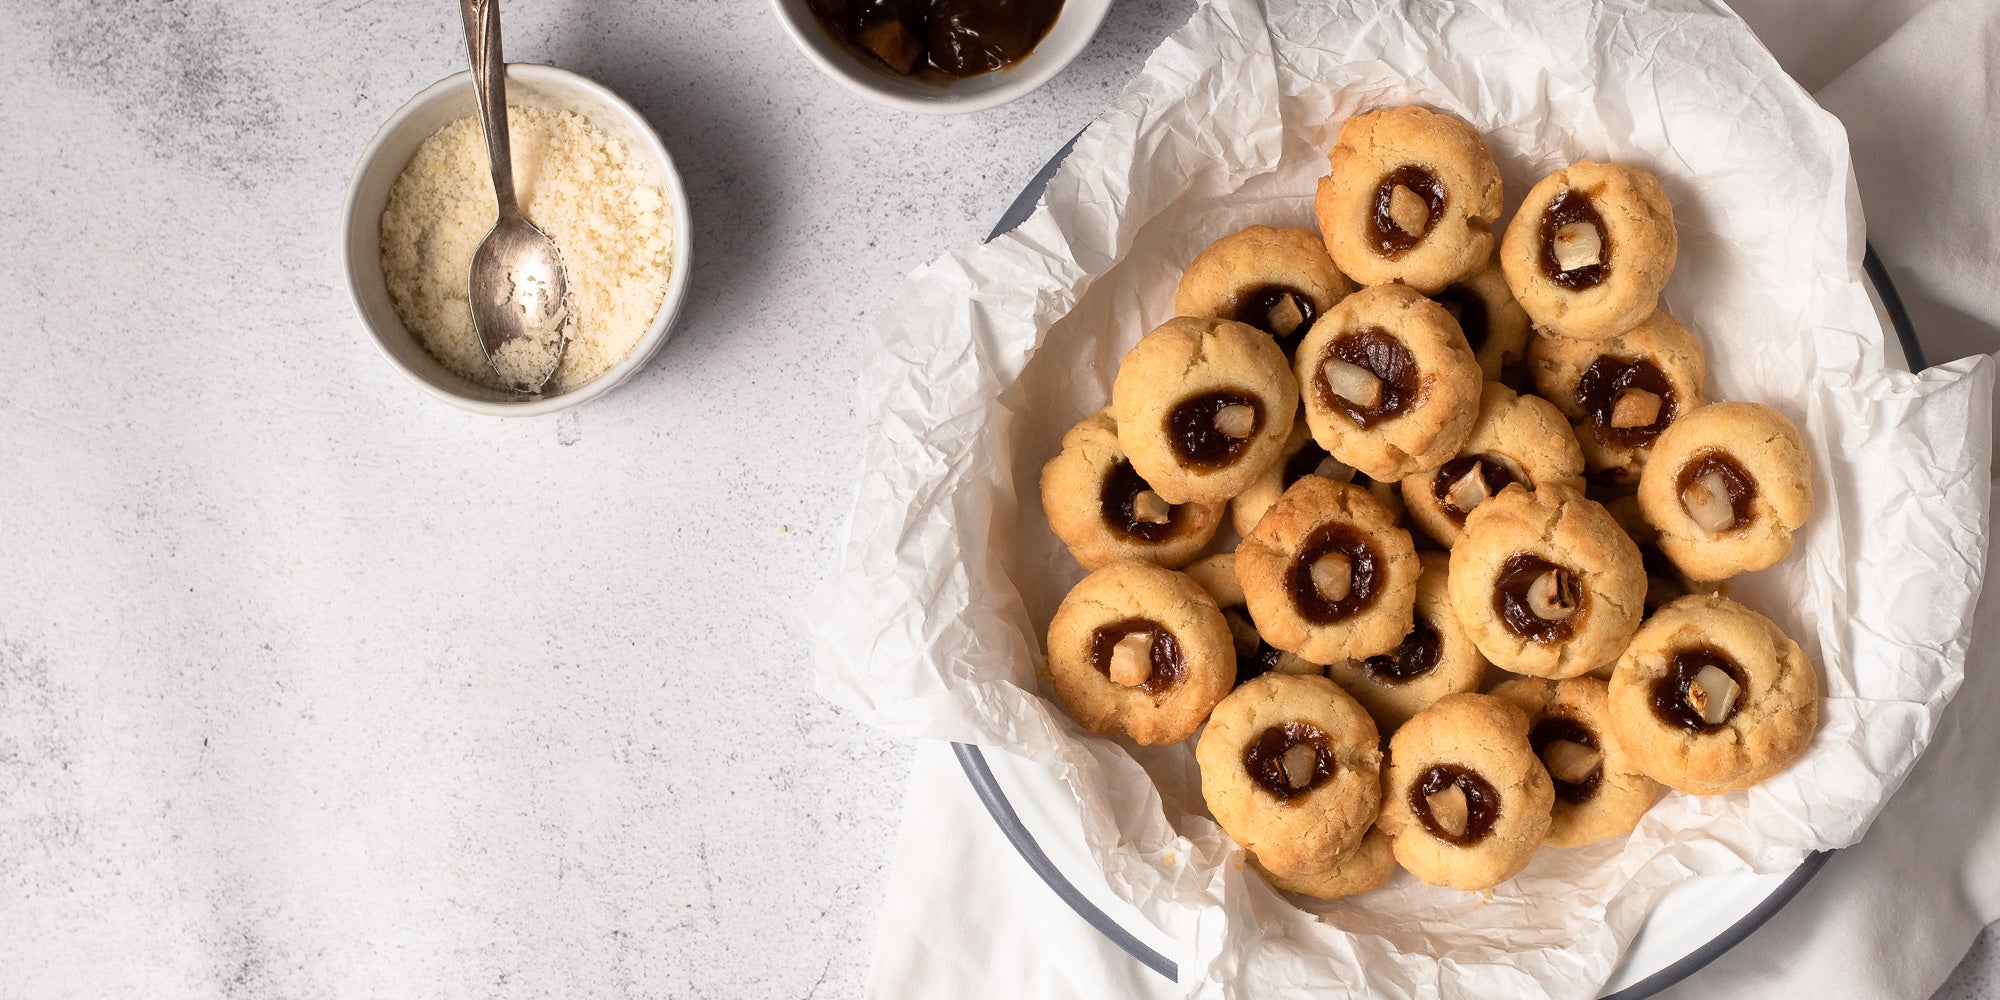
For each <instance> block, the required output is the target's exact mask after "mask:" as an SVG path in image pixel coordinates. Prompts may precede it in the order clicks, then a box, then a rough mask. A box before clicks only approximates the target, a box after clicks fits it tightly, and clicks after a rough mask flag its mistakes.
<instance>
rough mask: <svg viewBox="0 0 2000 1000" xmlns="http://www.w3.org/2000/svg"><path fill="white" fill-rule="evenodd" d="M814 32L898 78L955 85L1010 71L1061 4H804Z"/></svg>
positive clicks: (992, 0)
mask: <svg viewBox="0 0 2000 1000" xmlns="http://www.w3.org/2000/svg"><path fill="white" fill-rule="evenodd" d="M807 6H809V7H811V8H812V12H813V15H814V16H815V17H817V18H818V19H819V23H820V27H822V28H825V29H826V31H827V32H828V33H829V34H832V35H834V36H835V37H837V38H841V39H844V40H845V41H847V42H848V43H849V44H851V45H853V46H854V47H855V48H857V49H860V50H861V51H862V52H864V53H867V54H868V55H870V56H872V57H873V58H875V59H878V60H880V61H881V62H882V64H883V65H885V66H887V67H888V68H889V69H891V70H894V71H895V72H897V73H902V74H904V75H915V76H926V77H935V78H938V79H939V80H940V82H945V81H950V80H956V79H960V78H963V77H968V76H977V75H979V74H981V73H990V72H992V71H993V70H996V69H1000V68H1002V67H1005V66H1009V65H1012V64H1013V63H1016V62H1019V61H1020V60H1022V59H1024V58H1026V57H1027V55H1028V53H1030V52H1032V51H1034V49H1035V46H1036V45H1037V44H1038V43H1040V42H1041V40H1042V36H1044V35H1046V34H1048V31H1049V26H1050V25H1052V24H1054V23H1055V20H1056V15H1057V14H1059V13H1061V12H1062V0H807Z"/></svg>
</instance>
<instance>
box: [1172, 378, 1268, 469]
mask: <svg viewBox="0 0 2000 1000" xmlns="http://www.w3.org/2000/svg"><path fill="white" fill-rule="evenodd" d="M1231 406H1248V407H1249V408H1250V409H1251V412H1253V413H1255V414H1256V419H1254V420H1252V421H1251V424H1250V433H1249V434H1246V435H1244V436H1243V437H1240V438H1238V437H1230V436H1229V435H1227V434H1224V433H1222V431H1221V430H1219V429H1217V428H1216V426H1215V415H1216V414H1218V413H1221V412H1222V411H1223V410H1224V409H1227V408H1228V407H1231ZM1263 428H1264V405H1263V404H1262V403H1259V402H1258V401H1257V399H1256V397H1254V396H1248V395H1245V394H1243V393H1240V392H1230V391H1228V390H1226V389H1225V390H1220V391H1217V392H1204V393H1202V394H1201V395H1199V396H1195V397H1192V398H1189V399H1184V400H1181V402H1180V403H1179V404H1178V405H1176V406H1175V407H1174V408H1173V410H1172V411H1171V412H1169V413H1168V414H1167V440H1168V441H1169V442H1171V443H1172V444H1173V448H1174V455H1175V456H1176V457H1178V458H1179V459H1180V462H1181V464H1182V465H1189V466H1194V467H1196V468H1203V469H1219V468H1222V467H1223V466H1225V465H1228V464H1229V463H1231V462H1234V461H1236V457H1237V456H1238V455H1241V454H1243V449H1245V448H1247V447H1249V446H1250V442H1251V441H1253V440H1256V438H1257V432H1258V431H1260V430H1262V429H1263Z"/></svg>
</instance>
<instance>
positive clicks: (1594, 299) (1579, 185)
mask: <svg viewBox="0 0 2000 1000" xmlns="http://www.w3.org/2000/svg"><path fill="white" fill-rule="evenodd" d="M1675 252H1676V237H1675V235H1674V209H1673V206H1672V205H1670V204H1668V203H1667V193H1666V191H1665V190H1663V189H1662V188H1661V187H1660V180H1659V178H1657V177H1654V176H1653V175H1652V174H1651V173H1649V172H1647V171H1645V170H1642V169H1640V168H1638V167H1628V166H1623V165H1620V164H1616V163H1593V162H1591V161H1589V160H1584V161H1582V162H1579V163H1573V164H1570V165H1569V166H1567V167H1564V168H1563V169H1561V170H1558V171H1556V172H1555V173H1553V174H1550V175H1548V176H1547V177H1544V178H1542V179H1541V180H1540V181H1538V182H1536V184H1535V186H1534V187H1532V188H1530V189H1528V196H1527V198H1525V199H1523V200H1522V202H1521V208H1520V211H1518V212H1515V213H1514V220H1513V221H1512V222H1509V223H1508V224H1507V233H1506V235H1505V236H1504V237H1502V239H1501V242H1500V266H1501V268H1502V269H1503V270H1505V271H1506V274H1507V287H1509V288H1511V289H1512V290H1513V292H1514V301H1516V302H1519V303H1520V304H1521V308H1523V309H1526V310H1527V311H1528V318H1530V319H1532V320H1534V323H1535V325H1536V326H1537V327H1540V328H1541V329H1543V330H1545V331H1547V332H1549V333H1551V334H1554V335H1555V336H1558V337H1573V338H1578V339H1582V340H1596V339H1598V338H1601V337H1609V336H1612V335H1614V334H1619V333H1623V332H1625V331H1626V330H1629V329H1631V328H1632V327H1633V325H1634V324H1636V323H1638V322H1639V321H1640V320H1642V319H1645V318H1646V314H1647V313H1650V312H1652V311H1653V307H1654V306H1656V305H1658V304H1659V301H1660V290H1661V289H1663V288H1665V287H1666V285H1667V278H1668V276H1669V275H1672V274H1673V272H1674V255H1675ZM1336 259H1337V258H1336ZM1350 273H1352V272H1350Z"/></svg>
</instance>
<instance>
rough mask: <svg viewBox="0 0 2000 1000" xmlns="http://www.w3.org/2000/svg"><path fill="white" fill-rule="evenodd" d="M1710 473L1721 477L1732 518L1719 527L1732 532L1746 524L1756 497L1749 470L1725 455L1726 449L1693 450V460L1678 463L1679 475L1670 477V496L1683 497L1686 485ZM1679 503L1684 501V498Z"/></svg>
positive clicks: (1690, 485)
mask: <svg viewBox="0 0 2000 1000" xmlns="http://www.w3.org/2000/svg"><path fill="white" fill-rule="evenodd" d="M1711 472H1714V473H1719V474H1720V475H1721V476H1722V486H1723V491H1724V492H1726V493H1728V494H1729V512H1730V514H1731V515H1732V516H1733V518H1734V519H1733V520H1731V521H1730V522H1729V527H1727V528H1724V529H1722V530H1723V531H1734V530H1736V529H1737V528H1740V527H1742V526H1744V525H1746V524H1749V523H1750V514H1751V511H1750V505H1751V502H1752V501H1754V500H1756V499H1757V480H1755V479H1752V478H1750V471H1749V470H1748V469H1745V468H1744V467H1743V466H1742V465H1741V464H1739V463H1738V462H1737V461H1736V460H1735V459H1734V458H1731V457H1729V453H1728V452H1726V451H1721V450H1719V449H1715V448H1710V449H1708V450H1706V451H1701V452H1697V453H1695V457H1694V460H1693V461H1690V462H1688V463H1687V464H1686V465H1683V466H1681V471H1680V474H1679V475H1677V476H1675V477H1674V495H1675V496H1679V497H1685V496H1687V493H1688V488H1689V487H1692V486H1693V485H1694V484H1695V483H1696V482H1698V481H1700V480H1701V478H1702V477H1703V476H1706V475H1708V474H1709V473H1711ZM1681 502H1682V503H1683V504H1685V503H1686V502H1687V501H1686V500H1682V501H1681Z"/></svg>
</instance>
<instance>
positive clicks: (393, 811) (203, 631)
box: [0, 0, 1192, 998]
mask: <svg viewBox="0 0 2000 1000" xmlns="http://www.w3.org/2000/svg"><path fill="white" fill-rule="evenodd" d="M1191 7H1192V4H1191V3H1186V2H1174V3H1160V2H1146V0H1122V2H1120V3H1119V4H1118V5H1117V9H1116V10H1115V11H1114V12H1113V13H1112V15H1111V18H1110V21H1109V23H1108V24H1107V25H1106V26H1105V30H1104V31H1103V33H1102V34H1101V35H1100V36H1099V37H1098V39H1097V41H1096V43H1095V44H1094V45H1093V46H1092V47H1091V49H1090V50H1089V52H1088V53H1087V54H1086V55H1085V56H1084V57H1083V59H1082V60H1081V62H1080V63H1079V64H1078V65H1076V66H1075V67H1073V68H1072V69H1071V71H1069V72H1068V73H1066V74H1064V75H1063V76H1062V77H1061V78H1059V79H1058V80H1056V81H1055V82H1054V83H1052V84H1051V85H1050V86H1048V87H1046V88H1044V89H1043V90H1041V91H1040V92H1039V93H1037V94H1035V95H1033V96H1031V97H1029V98H1028V99H1026V100H1023V101H1021V102H1019V103H1017V104H1015V105H1013V106H1010V107H1007V108H1004V109H1001V110H998V111H994V112H991V113H987V114H982V115H978V116H975V117H972V118H959V119H945V120H934V119H925V118H917V117H913V116H909V115H904V114H900V113H894V112H889V111H886V110H881V109H877V108H875V107H873V106H871V105H865V104H863V103H861V102H860V101H859V100H858V99H857V98H853V97H850V96H849V95H848V94H846V93H845V92H844V91H841V90H838V89H836V88H835V87H834V86H833V85H832V84H831V83H830V82H828V81H825V80H824V79H822V78H821V77H820V76H819V74H818V73H817V71H815V70H814V69H813V68H812V67H811V66H810V65H809V64H808V63H807V62H806V61H805V60H804V58H803V57H801V56H799V55H798V54H797V53H796V52H795V51H794V50H793V49H792V47H791V45H790V44H789V42H788V41H786V39H785V38H784V36H783V34H782V32H781V29H780V28H779V26H778V23H777V21H776V20H775V18H774V17H773V16H772V15H771V13H770V12H769V11H768V9H767V8H766V6H765V5H764V4H763V3H759V2H753V0H736V2H729V3H723V2H720V0H703V2H687V0H682V2H659V3H630V2H610V3H593V4H582V3H552V4H527V3H512V4H510V5H509V6H508V8H507V21H506V27H507V42H508V52H509V54H510V55H511V56H512V57H513V58H515V59H516V60H519V61H538V62H552V63H555V64H558V65H561V66H564V67H567V68H570V69H574V70H577V71H580V72H583V73H585V74H587V75H590V76H592V77H595V78H597V79H599V80H601V81H603V82H605V83H606V84H608V85H610V86H611V87H612V88H613V89H615V90H617V91H618V92H620V93H621V94H623V95H624V96H625V97H626V98H628V99H629V100H631V101H632V102H633V103H634V104H636V105H637V106H638V107H639V108H640V109H641V110H642V111H643V112H645V113H646V114H647V116H648V117H649V118H650V119H651V120H652V121H653V122H654V123H655V124H656V126H657V127H658V128H659V130H660V132H661V133H662V135H663V137H664V138H665V140H666V142H667V144H668V145H669V147H671V148H672V149H673V150H674V151H675V153H676V155H677V157H678V158H679V160H680V162H681V165H682V168H683V170H684V171H685V175H686V178H685V179H686V183H687V186H688V189H689V192H690V198H691V201H692V203H693V204H692V208H693V213H694V218H695V226H696V239H697V245H698V252H697V256H696V264H695V278H694V280H695V286H694V289H693V293H692V296H691V298H690V300H689V302H688V305H687V308H686V310H685V311H684V313H683V316H682V322H681V325H680V328H679V333H678V335H677V336H676V337H675V339H674V340H673V341H672V342H671V343H670V344H668V345H667V347H666V349H665V350H664V351H663V352H662V353H661V354H660V355H659V356H658V357H657V358H656V359H655V360H654V362H653V363H652V365H651V366H650V367H649V368H648V369H647V370H646V371H645V372H643V373H642V374H641V375H640V376H638V377H637V378H635V379H634V380H633V381H632V382H630V383H628V384H627V385H626V386H624V387H623V388H621V389H620V390H618V391H617V392H615V393H613V394H611V395H610V396H608V397H606V398H604V399H602V400H599V401H598V402H596V403H593V404H591V405H589V406H586V407H584V408H583V409H581V410H580V411H573V412H572V413H570V414H568V415H564V416H560V417H554V418H548V419H542V420H531V421H512V422H503V421H496V420H490V419H484V418H478V417H473V416H470V415H467V414H462V413H459V412H457V411H455V410H452V409H449V408H447V407H445V406H443V405H441V404H438V403H435V402H433V401H431V400H430V399H428V398H427V397H425V396H423V395H422V394H420V393H419V392H418V391H417V390H416V389H415V388H413V387H411V386H409V385H407V384H405V383H404V382H403V381H402V380H401V378H400V377H399V376H397V375H396V374H395V373H394V372H393V371H392V370H391V369H390V368H389V366H388V365H387V364H386V363H385V362H383V361H382V360H381V359H380V358H379V357H377V356H376V354H375V350H374V348H373V347H372V346H371V345H370V344H369V343H368V342H367V341H366V340H365V339H364V338H363V336H362V333H361V331H360V329H359V327H358V326H357V324H356V322H355V320H354V318H353V313H352V310H351V309H350V307H349V305H348V302H347V298H346V293H345V290H344V286H343V284H342V279H341V277H340V271H339V267H340V262H339V259H338V257H337V256H336V253H335V239H336V228H337V224H338V217H339V211H340V202H341V197H342V194H343V192H344V186H345V184H346V180H347V176H348V171H349V169H350V167H351V166H352V164H353V161H354V158H355V156H356V155H357V154H358V153H359V151H360V149H361V147H362V146H363V144H364V143H366V142H367V140H368V138H369V136H370V135H372V134H373V132H374V130H375V129H376V127H377V126H378V125H379V124H380V123H381V122H382V120H383V119H384V118H386V117H387V116H388V115H389V114H390V112H391V111H393V110H394V109H395V108H396V106H397V105H398V104H400V103H401V102H402V100H403V99H405V98H406V97H408V96H409V95H410V94H412V93H414V92H415V91H416V90H418V89H419V88H421V87H423V86H424V85H426V84H428V83H430V82H431V81H433V80H435V79H437V78H439V77H442V76H444V75H446V74H449V73H452V72H454V71H456V70H458V69H460V68H461V66H462V63H463V60H464V50H463V41H462V38H461V35H460V28H459V23H458V15H457V11H456V5H454V4H451V3H448V2H433V3H423V4H401V3H387V2H379V0H377V2H369V0H358V2H357V0H344V2H343V0H336V2H334V3H329V4H321V5H278V4H270V3H260V4H240V3H222V2H216V0H183V2H174V3H140V4H101V3H81V2H65V3H49V4H42V3H32V4H31V3H26V2H8V3H0V37H5V38H7V39H8V47H9V53H8V58H7V60H6V65H7V66H8V67H9V69H10V70H12V72H9V73H8V74H7V75H8V76H9V77H10V78H13V79H10V82H9V87H8V89H7V92H6V94H5V95H4V97H0V130H4V133H5V134H6V135H7V136H8V139H7V140H6V141H5V143H4V150H5V152H4V155H0V189H4V190H5V191H7V192H8V196H7V197H6V198H4V199H0V232H4V233H6V234H7V235H8V238H9V239H10V240H12V241H15V242H17V244H18V245H19V246H20V248H21V249H23V250H24V251H25V253H23V255H22V258H21V259H22V260H23V261H25V266H17V267H15V268H13V270H12V271H11V273H10V274H9V276H8V278H7V281H6V284H7V287H8V288H9V289H10V290H11V292H12V294H11V295H9V296H8V298H9V307H8V309H7V311H6V318H5V319H4V320H0V332H4V336H0V344H4V347H5V349H4V350H0V385H4V386H5V388H4V389H0V469H5V470H6V472H5V473H4V474H0V491H3V492H4V494H5V496H6V499H5V501H4V502H0V595H4V596H3V597H0V968H5V969H7V970H8V972H7V974H6V975H5V976H4V977H0V995H4V996H8V997H17V996H18V997H54V996H114V995H123V996H136V995H148V996H154V997H162V998H171V997H212V996H224V995H231V996H258V997H276V996H285V997H321V996H329V997H330V996H336V995H338V996H492V995H509V996H557V995H560V996H629V995H653V996H658V995H672V996H680V997H700V996H742V997H804V996H821V997H829V996H854V995H857V994H858V993H859V992H860V989H861V983H862V979H863V974H864V972H865V968H866V964H867V960H868V954H869V943H870V941H871V940H872V936H873V932H874V914H875V913H876V912H877V909H878V904H879V896H880V893H881V891H882V885H883V882H884V877H885V873H884V867H885V865H886V864H887V863H888V860H889V857H890V853H891V849H892V846H893V843H894V837H895V831H896V820H897V816H898V811H899V809H900V805H901V788H902V783H903V780H904V778H905V775H906V773H907V761H908V759H909V749H908V748H906V747H903V746H900V745H897V744H895V743H892V742H889V741H887V740H884V739H882V738H880V737H878V736H877V735H875V734H874V733H872V732H871V731H869V730H866V729H864V728H862V727H861V726H860V725H858V724H857V723H855V722H853V721H851V720H848V719H845V718H842V717H840V716H838V715H837V714H836V713H835V712H834V711H833V710H832V709H831V708H829V707H828V706H827V705H825V704H824V703H823V702H821V701H820V700H819V699H818V698H817V697H816V696H815V695H814V694H813V693H812V690H811V686H810V684H809V681H808V676H807V674H808V663H807V651H806V648H805V645H804V642H803V640H802V638H801V634H800V629H799V627H798V621H797V618H798V614H799V611H798V607H799V604H800V600H801V597H802V596H803V594H804V593H805V592H806V590H807V589H808V587H809V586H810V585H811V584H812V583H813V582H814V581H815V580H816V579H817V577H818V576H819V574H820V573H821V572H822V567H823V566H825V565H826V562H827V558H828V555H829V552H830V547H831V545H832V544H833V539H834V535H835V532H836V531H837V529H838V527H839V525H840V523H841V522H842V520H843V518H844V516H845V507H846V504H847V502H848V495H849V491H850V489H851V488H852V475H853V470H854V468H855V464H856V462H857V461H858V458H859V448H860V442H861V434H860V427H859V426H858V424H857V422H856V420H855V417H854V414H853V406H852V396H853V392H854V374H855V367H856V363H857V359H858V356H859V346H860V340H861V338H862V337H864V336H866V333H865V320H866V318H867V317H868V316H870V315H871V314H872V313H873V312H874V310H875V309H876V307H877V306H878V304H879V303H881V302H882V301H883V300H884V299H885V298H886V297H887V295H888V294H889V291H890V289H891V288H892V287H893V285H894V283H895V282H896V281H897V280H898V279H899V278H900V277H901V276H902V275H903V274H904V273H905V272H907V271H908V270H910V269H911V268H912V267H914V266H915V265H917V264H918V263H920V262H922V261H925V260H927V259H929V258H931V257H934V256H936V255H937V254H939V253H941V252H942V251H943V250H945V249H946V248H949V247H951V246H953V245H956V244H960V243H965V242H968V241H971V240H974V239H976V238H978V237H979V236H980V235H982V234H983V233H984V232H985V231H986V229H987V227H988V226H989V225H990V224H991V222H992V220H993V219H994V218H995V217H996V216H997V215H998V214H999V212H1000V210H1001V209H1002V208H1003V207H1005V206H1006V205H1007V203H1008V202H1009V201H1010V200H1011V199H1012V197H1013V194H1014V192H1015V190H1016V189H1017V188H1018V187H1019V186H1020V184H1021V183H1022V182H1023V181H1024V180H1025V179H1026V178H1028V177H1029V176H1031V175H1032V174H1033V173H1034V171H1035V169H1036V168H1037V167H1038V166H1040V164H1041V162H1042V161H1043V159H1045V158H1046V157H1047V155H1048V154H1049V153H1050V152H1051V151H1052V150H1054V149H1055V148H1056V147H1058V146H1060V145H1061V144H1062V142H1063V141H1064V140H1065V139H1067V138H1068V137H1069V136H1070V135H1071V134H1072V133H1073V132H1075V131H1076V130H1077V129H1078V128H1080V127H1082V125H1083V124H1084V123H1085V122H1086V121H1088V120H1089V118H1090V116H1091V115H1093V114H1094V113H1095V112H1096V111H1097V110H1098V109H1100V108H1101V107H1102V106H1103V105H1104V104H1105V103H1106V102H1107V101H1108V100H1109V99H1110V97H1111V96H1112V94H1113V93H1114V92H1115V90H1116V88H1117V87H1118V86H1119V85H1121V84H1122V83H1123V81H1124V80H1125V79H1126V78H1127V77H1129V76H1130V75H1131V74H1132V73H1133V72H1135V71H1136V70H1137V68H1138V65H1139V63H1140V61H1141V60H1142V59H1143V58H1144V55H1145V53H1146V52H1148V51H1150V50H1151V49H1152V47H1153V46H1154V45H1155V44H1156V43H1157V41H1158V39H1159V38H1160V37H1162V36H1163V35H1164V34H1166V33H1167V32H1168V31H1169V30H1171V28H1172V27H1173V26H1175V25H1177V24H1178V23H1179V22H1180V21H1181V20H1182V19H1184V17H1185V16H1186V12H1187V11H1188V10H1189V9H1191ZM24 71H25V72H24Z"/></svg>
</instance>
